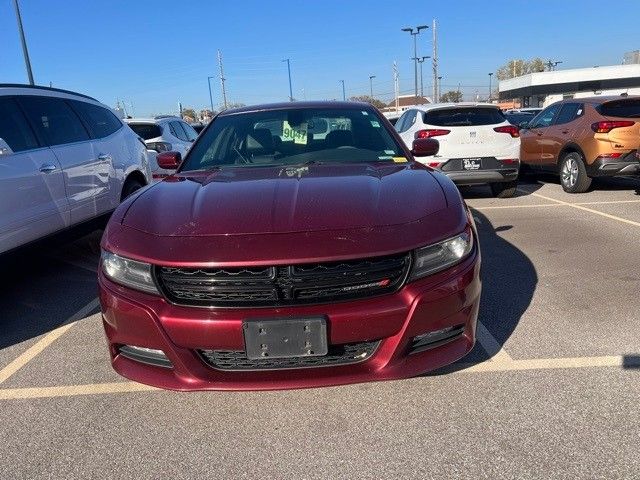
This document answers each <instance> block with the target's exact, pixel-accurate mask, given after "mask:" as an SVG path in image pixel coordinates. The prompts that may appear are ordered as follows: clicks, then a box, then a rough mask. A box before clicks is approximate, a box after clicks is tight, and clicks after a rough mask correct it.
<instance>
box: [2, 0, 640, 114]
mask: <svg viewBox="0 0 640 480" xmlns="http://www.w3.org/2000/svg"><path fill="white" fill-rule="evenodd" d="M20 5H21V9H22V17H23V23H24V27H25V31H26V35H27V42H28V46H29V53H30V55H31V62H32V66H33V72H34V77H35V81H36V83H38V84H43V85H48V84H49V82H52V83H53V86H55V87H60V88H67V89H71V90H76V91H79V92H83V93H86V94H89V95H91V96H94V97H96V98H98V99H99V100H100V101H102V102H104V103H106V104H108V105H111V106H114V105H115V103H116V100H117V99H120V100H123V101H125V102H126V104H127V108H128V109H130V108H131V107H130V105H129V104H133V110H134V113H135V114H136V115H137V116H140V115H148V114H157V113H171V112H176V111H177V109H178V102H179V101H180V102H182V104H183V106H190V107H195V108H197V109H200V108H204V107H207V106H208V105H209V93H208V89H207V76H209V75H212V76H213V75H217V73H218V66H217V59H216V50H217V49H220V50H221V52H222V54H223V60H224V68H225V76H226V78H227V92H228V97H229V99H230V100H231V101H234V102H243V103H247V104H253V103H260V102H265V101H281V100H286V99H287V98H288V95H289V86H288V80H287V69H286V63H283V62H282V59H284V58H290V59H291V72H292V79H293V95H294V97H296V98H299V99H303V98H307V99H333V98H337V99H341V98H342V86H341V84H340V83H339V80H342V79H344V81H345V85H346V91H347V96H352V95H362V94H367V93H368V92H369V75H376V78H375V79H374V81H373V82H374V83H373V88H374V95H376V96H379V97H380V98H382V99H384V100H390V99H391V98H392V97H393V77H392V65H393V61H394V60H396V61H397V62H398V69H399V72H400V88H401V90H402V93H407V94H408V93H412V91H413V81H414V80H413V62H412V61H411V60H410V57H412V56H413V44H412V39H411V38H410V37H409V34H407V33H405V32H402V31H400V29H401V28H402V27H405V26H416V25H420V24H431V21H432V19H433V18H436V19H437V21H438V46H439V57H440V61H439V64H440V75H442V76H443V81H442V83H443V87H442V91H443V92H444V91H446V90H450V89H456V88H457V87H458V83H460V84H461V89H462V91H463V92H464V94H465V98H467V99H471V98H473V97H474V96H475V94H476V92H477V93H479V94H481V95H486V93H487V91H488V72H491V71H495V70H496V69H497V68H498V67H499V66H500V65H502V64H504V63H505V62H506V61H507V60H509V59H511V58H514V57H519V58H531V57H535V56H540V57H542V58H544V59H553V60H562V61H563V62H564V63H563V64H562V65H561V66H560V67H562V68H571V67H588V66H593V65H611V64H619V63H621V61H622V55H623V53H624V52H626V51H629V50H634V49H639V48H640V35H639V34H638V23H639V21H640V0H616V1H615V2H612V3H611V4H610V5H609V6H608V7H604V5H605V4H603V3H602V1H596V0H536V1H524V0H483V1H475V0H457V1H437V2H436V1H428V0H406V1H401V0H396V1H391V0H389V1H382V0H366V1H365V0H362V1H360V0H358V1H356V0H341V1H339V0H322V1H302V0H297V1H294V0H289V1H265V0H262V1H254V0H235V1H227V0H218V1H204V0H200V1H196V0H182V1H176V0H173V1H168V0H153V1H151V0H128V1H126V0H20ZM611 8H614V10H615V12H613V13H612V11H611ZM625 19H626V20H625ZM418 43H419V45H418V50H419V51H418V55H419V56H422V55H431V48H432V37H431V29H429V30H427V31H426V33H425V31H423V32H422V33H421V34H420V36H419V37H418ZM427 62H429V60H428V61H427ZM424 75H425V76H424V85H425V93H426V92H429V93H430V92H431V84H432V81H431V78H432V76H431V64H430V63H429V64H428V63H426V62H425V64H424ZM26 81H27V76H26V73H25V68H24V63H23V58H22V52H21V49H20V42H19V37H18V30H17V26H16V20H15V15H14V10H13V1H12V0H0V83H26ZM211 83H212V88H213V94H214V95H213V101H214V104H215V105H218V104H220V103H221V92H220V82H219V80H218V79H217V78H216V79H214V80H212V82H211Z"/></svg>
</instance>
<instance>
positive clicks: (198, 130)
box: [191, 122, 207, 135]
mask: <svg viewBox="0 0 640 480" xmlns="http://www.w3.org/2000/svg"><path fill="white" fill-rule="evenodd" d="M206 126H207V124H206V123H202V122H198V123H192V124H191V127H192V128H193V129H194V130H195V132H196V133H197V134H198V135H200V133H201V132H202V130H204V127H206Z"/></svg>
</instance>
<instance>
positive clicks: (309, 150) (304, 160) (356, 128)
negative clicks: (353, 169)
mask: <svg viewBox="0 0 640 480" xmlns="http://www.w3.org/2000/svg"><path fill="white" fill-rule="evenodd" d="M399 157H401V159H402V161H406V160H405V154H404V152H403V150H402V148H401V147H400V146H399V145H398V144H397V143H396V141H395V139H394V138H393V137H392V135H391V134H390V133H389V131H388V130H387V128H386V127H385V125H384V123H383V121H382V119H381V118H380V117H379V116H378V115H377V114H376V113H375V112H374V111H373V110H372V109H364V108H362V107H354V108H299V107H298V108H295V107H294V108H289V109H278V110H261V111H254V112H243V113H235V114H228V115H222V116H220V117H219V118H218V119H217V120H215V122H214V123H213V125H211V128H209V129H208V130H207V131H206V132H205V133H203V136H202V137H201V138H200V139H199V140H198V141H197V142H196V144H195V145H194V147H193V149H192V151H191V152H190V154H189V156H188V157H187V158H186V160H185V162H184V164H183V167H182V168H181V171H189V170H203V169H211V168H219V167H259V166H288V165H300V164H311V163H357V162H394V158H395V161H398V158H399Z"/></svg>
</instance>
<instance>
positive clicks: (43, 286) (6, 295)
mask: <svg viewBox="0 0 640 480" xmlns="http://www.w3.org/2000/svg"><path fill="white" fill-rule="evenodd" d="M82 233H86V232H82ZM99 235H100V232H94V233H92V234H91V235H89V236H88V237H83V238H81V239H78V238H77V236H72V237H70V236H63V237H56V238H51V239H47V240H43V241H40V242H38V243H35V244H33V245H30V246H28V247H25V248H22V249H19V250H16V251H13V252H10V253H7V254H3V255H1V256H0V271H2V272H3V275H2V276H0V350H1V349H3V348H7V347H9V346H11V345H15V344H18V343H21V342H24V341H26V340H29V339H31V338H34V337H37V336H39V335H42V334H45V333H48V332H50V331H51V330H53V329H55V328H56V327H58V326H60V325H61V324H62V323H64V322H65V321H66V320H67V319H68V318H69V317H71V316H72V315H73V314H75V313H76V312H77V311H79V310H80V309H81V308H83V307H84V306H85V305H87V304H88V303H89V302H91V301H92V300H93V299H94V298H96V296H97V280H96V274H95V273H94V272H91V271H89V270H86V269H83V268H78V267H76V266H73V265H70V264H68V263H65V261H64V260H61V259H60V258H65V257H66V258H74V256H77V255H79V254H80V251H81V250H82V251H83V255H84V256H85V257H88V258H91V259H95V264H96V265H97V264H98V256H99V254H98V253H95V252H98V251H99V248H98V246H97V243H96V242H97V240H96V238H99Z"/></svg>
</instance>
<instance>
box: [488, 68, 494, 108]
mask: <svg viewBox="0 0 640 480" xmlns="http://www.w3.org/2000/svg"><path fill="white" fill-rule="evenodd" d="M491 77H493V72H490V73H489V103H491Z"/></svg>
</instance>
